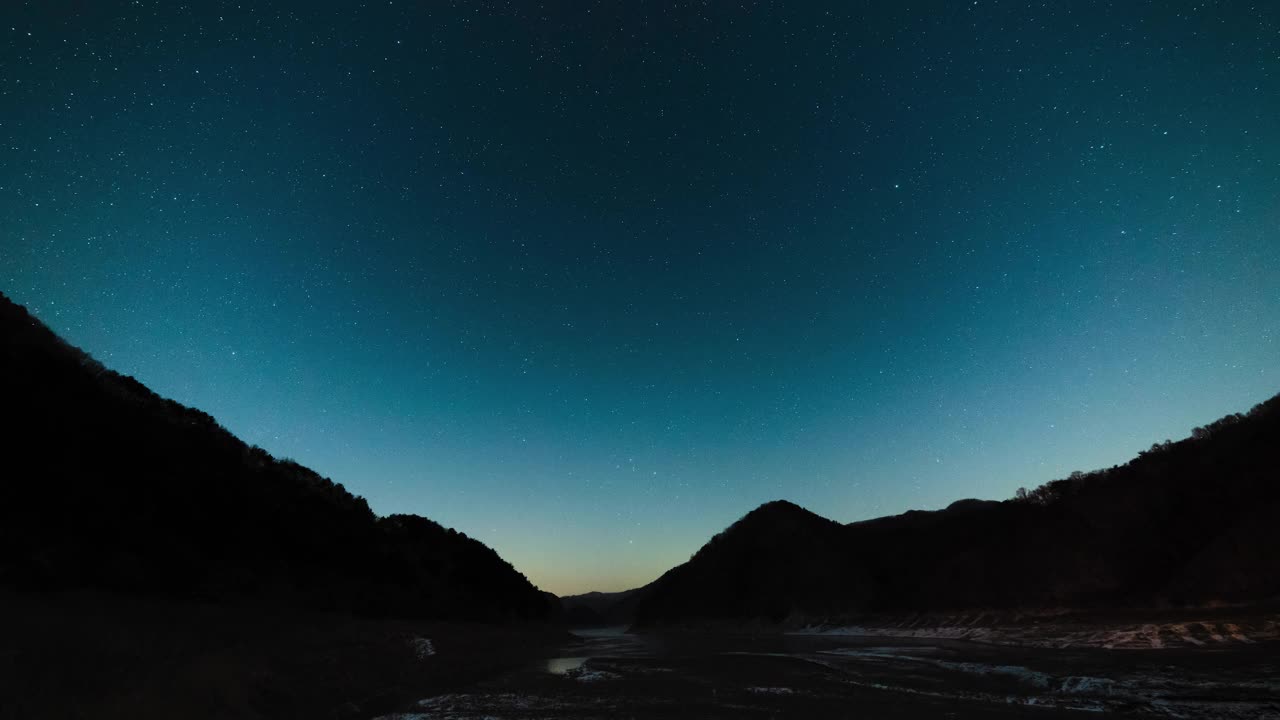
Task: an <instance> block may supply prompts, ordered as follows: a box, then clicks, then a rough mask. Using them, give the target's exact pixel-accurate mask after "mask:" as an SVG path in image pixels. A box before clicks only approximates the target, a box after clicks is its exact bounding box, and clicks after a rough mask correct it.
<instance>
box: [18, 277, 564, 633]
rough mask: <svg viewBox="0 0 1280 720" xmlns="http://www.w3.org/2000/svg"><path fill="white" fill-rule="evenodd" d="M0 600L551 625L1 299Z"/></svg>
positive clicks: (442, 544) (435, 534) (514, 588)
mask: <svg viewBox="0 0 1280 720" xmlns="http://www.w3.org/2000/svg"><path fill="white" fill-rule="evenodd" d="M0 397H3V398H4V405H3V411H2V412H0V436H2V437H3V438H4V448H5V453H4V460H3V463H4V470H3V472H0V588H9V589H16V590H108V591H123V592H129V593H142V594H147V595H153V596H164V597H174V598H194V599H205V600H217V601H236V602H250V603H258V602H269V603H274V604H284V605H287V606H290V607H305V608H311V609H316V610H339V611H352V612H356V613H360V614H365V615H373V616H397V617H406V618H448V619H470V620H484V621H508V620H533V619H544V618H549V617H551V616H552V614H553V613H554V611H555V610H556V609H557V608H555V607H554V603H553V602H549V601H548V598H547V597H546V596H544V594H542V593H540V592H539V591H538V589H537V588H535V587H534V586H533V585H532V584H530V583H529V581H528V580H527V579H526V578H525V577H524V576H523V575H521V574H520V573H518V572H516V570H515V569H514V568H512V567H511V565H510V564H508V563H507V562H506V561H504V560H503V559H502V558H500V557H499V556H498V555H497V553H495V552H494V551H493V550H491V549H490V548H488V547H486V546H484V545H483V544H481V543H480V542H478V541H476V540H474V539H471V538H468V537H467V536H466V535H464V534H462V533H459V532H457V531H454V530H449V529H446V528H443V527H441V526H440V525H438V524H436V523H434V522H432V521H431V520H427V519H425V518H421V517H416V516H412V515H392V516H390V517H384V518H379V517H376V516H375V515H374V514H373V513H372V512H371V511H370V509H369V506H368V504H367V503H366V502H365V501H364V500H363V499H362V498H359V497H356V496H354V495H352V494H351V493H349V492H347V491H346V489H344V488H343V487H342V486H341V485H338V484H335V483H334V482H332V481H330V480H329V479H327V478H324V477H321V476H320V475H318V474H316V473H315V472H312V471H311V470H309V469H307V468H305V467H302V466H301V465H298V464H297V463H294V462H291V461H289V460H279V459H276V458H273V457H272V456H271V455H270V454H269V453H267V452H266V451H265V450H263V449H261V448H258V447H252V446H249V445H246V444H245V443H244V442H242V441H241V440H239V439H238V438H236V437H235V436H233V435H232V434H231V433H229V432H227V431H226V430H225V429H223V428H222V427H221V426H219V425H218V423H217V422H216V421H215V420H214V419H213V418H212V417H210V416H209V415H207V414H205V413H203V412H201V411H199V410H196V409H193V408H189V407H185V406H183V405H181V404H179V403H177V402H174V401H173V400H169V399H165V398H162V397H159V396H158V395H156V394H155V393H153V392H151V390H149V389H148V388H146V387H145V386H144V385H142V384H141V383H139V382H138V381H137V380H135V379H134V378H132V377H128V376H124V375H120V374H118V373H116V372H113V371H111V370H109V369H107V368H105V367H103V365H102V364H101V363H99V362H97V361H96V360H94V359H93V358H91V357H90V356H89V355H87V354H86V353H84V352H82V351H80V350H79V349H77V348H75V347H72V346H70V345H69V344H67V343H66V342H64V341H63V340H62V339H61V338H59V337H57V336H56V335H55V334H54V333H53V332H52V331H50V330H49V329H48V328H47V327H45V326H44V325H43V324H42V323H41V322H40V321H39V320H37V319H35V318H34V317H32V316H31V315H30V314H28V313H27V312H26V310H25V309H24V308H22V307H20V306H18V305H16V304H14V303H13V302H12V301H10V300H9V299H8V298H6V297H4V296H3V295H0Z"/></svg>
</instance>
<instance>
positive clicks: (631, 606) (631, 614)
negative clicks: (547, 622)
mask: <svg viewBox="0 0 1280 720" xmlns="http://www.w3.org/2000/svg"><path fill="white" fill-rule="evenodd" d="M647 587H648V586H647V585H646V586H645V587H643V588H633V589H631V590H623V591H621V592H589V593H583V594H581V595H566V596H564V597H562V598H560V605H561V607H563V608H564V621H565V624H567V625H570V626H572V627H608V626H614V625H630V624H631V622H632V620H634V619H635V609H636V605H637V604H638V603H639V601H640V599H641V598H642V597H643V595H644V592H645V590H646V588H647Z"/></svg>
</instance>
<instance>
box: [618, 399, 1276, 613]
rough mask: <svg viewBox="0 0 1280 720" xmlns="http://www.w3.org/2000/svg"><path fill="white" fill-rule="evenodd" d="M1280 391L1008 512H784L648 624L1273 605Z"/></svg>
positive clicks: (1024, 497) (1003, 508) (732, 548)
mask: <svg viewBox="0 0 1280 720" xmlns="http://www.w3.org/2000/svg"><path fill="white" fill-rule="evenodd" d="M1278 513H1280V396H1277V397H1273V398H1271V399H1270V400H1267V401H1266V402H1263V403H1261V404H1259V405H1257V406H1256V407H1254V408H1253V409H1252V410H1251V411H1249V412H1248V413H1246V414H1235V415H1229V416H1227V417H1225V418H1222V419H1221V420H1218V421H1217V422H1214V423H1212V424H1210V425H1208V426H1206V427H1202V428H1196V429H1195V430H1194V431H1193V432H1192V435H1191V437H1189V438H1187V439H1185V440H1182V441H1179V442H1165V443H1160V444H1157V445H1155V446H1153V447H1152V448H1151V449H1150V450H1148V451H1145V452H1143V453H1141V454H1140V455H1139V456H1138V457H1136V458H1134V459H1133V460H1131V461H1130V462H1128V463H1126V464H1125V465H1123V466H1116V467H1112V468H1110V469H1107V470H1101V471H1097V472H1091V473H1074V474H1073V475H1072V476H1071V477H1069V478H1066V479H1063V480H1057V481H1054V482H1050V483H1047V484H1046V485H1044V486H1042V487H1039V488H1037V489H1035V490H1032V491H1030V492H1028V491H1025V490H1022V491H1019V493H1018V496H1017V497H1015V498H1013V499H1011V500H1008V501H1005V502H989V501H978V500H963V501H959V502H956V503H954V504H952V505H951V506H950V507H948V508H947V509H945V510H940V511H934V512H920V511H913V512H908V513H905V514H902V515H898V516H893V517H885V518H878V519H874V520H868V521H863V522H857V523H850V524H849V525H844V526H841V525H839V524H837V523H835V522H833V521H830V520H827V519H825V518H822V517H820V516H818V515H815V514H813V513H810V512H808V511H806V510H803V509H801V508H799V507H796V506H794V505H791V504H790V503H782V502H774V503H768V504H766V505H764V506H762V507H760V508H758V509H756V510H754V511H752V512H751V513H748V514H747V515H746V516H745V517H743V518H742V519H741V520H739V521H738V522H736V523H734V524H733V525H732V526H730V527H729V528H728V529H727V530H725V531H724V532H723V533H721V534H719V535H717V536H716V537H715V538H712V540H711V541H710V542H708V543H707V544H706V545H705V546H704V547H703V548H702V549H700V550H699V551H698V552H697V553H696V554H695V555H694V556H693V557H692V558H691V559H690V560H689V561H688V562H686V563H684V564H683V565H680V566H678V567H676V568H673V569H672V570H670V571H669V572H667V573H666V574H665V575H664V576H663V577H661V578H660V579H659V580H658V581H656V582H655V583H654V584H653V585H652V586H650V587H648V588H646V589H645V592H644V598H643V600H642V601H641V602H640V603H639V605H638V607H637V610H636V616H637V621H638V623H639V624H640V625H655V624H669V623H687V622H701V621H706V620H719V621H734V622H742V621H745V620H753V621H760V620H763V621H766V622H784V621H785V622H788V623H793V624H794V623H804V622H811V621H814V620H815V619H822V618H832V617H842V616H852V615H857V614H863V613H890V614H892V613H913V612H925V611H958V610H975V609H1006V610H1007V609H1034V608H1046V609H1047V608H1078V609H1108V608H1110V609H1118V608H1135V607H1157V606H1203V605H1211V604H1218V603H1244V604H1248V603H1261V602H1265V601H1268V600H1270V599H1273V598H1275V597H1276V596H1277V595H1278V594H1280V553H1277V552H1276V549H1277V548H1280V524H1277V523H1275V522H1274V518H1275V517H1277V516H1278Z"/></svg>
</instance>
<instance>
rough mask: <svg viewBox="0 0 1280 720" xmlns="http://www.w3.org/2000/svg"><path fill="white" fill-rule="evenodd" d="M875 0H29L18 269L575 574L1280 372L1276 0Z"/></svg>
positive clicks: (1121, 451)
mask: <svg viewBox="0 0 1280 720" xmlns="http://www.w3.org/2000/svg"><path fill="white" fill-rule="evenodd" d="M419 5H422V6H424V7H418V6H419ZM853 5H858V6H859V7H850V6H853ZM862 5H863V4H862V3H844V2H840V3H830V4H824V3H818V2H792V3H776V4H771V3H751V4H747V5H740V4H737V3H728V2H705V3H703V2H699V3H665V2H636V1H634V0H632V1H628V2H617V3H599V2H597V3H588V2H581V3H545V4H541V5H539V4H536V3H533V2H512V3H488V2H485V3H481V2H456V3H451V4H446V3H444V2H424V3H416V2H409V1H408V0H397V2H385V1H384V2H369V3H355V2H342V3H325V2H319V1H317V0H310V1H307V2H297V3H283V2H280V3H267V2H261V3H259V2H250V1H249V0H243V1H242V2H228V3H218V2H190V3H186V4H184V3H179V2H169V1H165V2H155V1H150V0H148V1H146V2H141V1H140V2H108V1H106V0H102V1H98V0H82V1H81V2H58V1H51V0H31V1H29V2H19V1H17V0H8V1H6V2H4V3H3V8H2V9H0V32H3V36H2V39H0V290H2V291H3V292H5V293H6V294H8V295H10V296H11V297H12V298H13V299H14V300H15V301H17V302H19V303H22V304H25V305H27V306H28V307H29V308H30V309H31V310H32V311H33V312H34V313H35V314H36V315H37V316H38V317H40V318H41V319H42V320H44V321H45V322H46V323H48V324H49V325H50V326H51V327H52V328H53V329H54V330H55V331H57V332H58V333H60V334H62V335H63V336H64V337H66V338H67V339H68V340H69V341H71V342H72V343H74V344H76V345H79V346H81V347H82V348H84V349H85V350H87V351H88V352H90V353H91V354H93V355H94V356H96V357H97V358H98V359H100V360H102V361H103V362H105V363H106V364H107V365H109V366H110V367H112V368H115V369H117V370H119V371H121V372H123V373H127V374H132V375H134V376H136V377H137V378H138V379H139V380H141V381H142V382H144V383H146V384H147V385H148V386H150V387H151V388H152V389H154V390H155V391H157V392H158V393H160V394H162V395H165V396H169V397H172V398H174V399H176V400H179V401H181V402H183V403H186V404H188V405H192V406H195V407H198V408H201V409H203V410H205V411H207V412H209V413H210V414H212V415H213V416H214V417H215V418H217V419H218V421H219V422H221V423H222V424H223V425H224V426H226V427H227V428H228V429H230V430H231V431H232V432H234V433H236V434H237V435H239V436H240V437H242V438H244V439H245V440H246V441H247V442H251V443H256V444H259V445H261V446H263V447H265V448H267V449H268V450H269V451H271V452H272V453H273V454H275V455H277V456H279V457H290V458H293V459H296V460H298V461H299V462H301V463H303V464H305V465H308V466H310V467H312V468H313V469H315V470H316V471H318V472H320V473H321V474H324V475H326V476H328V477H331V478H333V479H334V480H335V481H337V482H341V483H343V484H344V485H346V487H347V488H348V489H349V490H351V491H352V492H354V493H357V494H360V495H363V496H365V497H366V498H368V500H369V502H370V504H371V505H372V507H373V508H374V510H375V511H377V512H379V513H381V514H387V513H392V512H412V513H418V514H422V515H425V516H428V517H430V518H432V519H435V520H437V521H439V522H441V523H443V524H445V525H447V526H451V527H456V528H458V529H459V530H461V531H463V532H466V533H467V534H469V535H472V536H474V537H477V538H479V539H480V540H482V541H484V542H485V543H488V544H489V545H491V546H492V547H494V548H495V549H496V550H497V551H498V552H499V553H500V554H501V555H502V556H503V557H505V558H507V559H508V560H510V561H511V562H512V563H513V564H514V565H515V566H516V567H517V568H518V569H519V570H521V571H522V572H524V573H525V574H526V575H528V576H529V578H530V579H531V580H533V581H534V582H535V583H537V584H539V585H540V586H542V587H543V588H544V589H548V590H551V591H553V592H557V593H569V592H578V591H584V590H590V589H597V590H620V589H624V588H626V587H631V586H634V585H638V584H641V583H644V582H648V581H649V580H652V579H653V578H654V577H656V576H657V575H659V574H660V573H661V572H663V571H664V570H666V569H667V568H668V567H670V566H672V565H674V564H676V563H679V562H682V561H683V560H685V559H687V557H688V556H689V555H690V554H691V553H692V552H693V551H694V550H696V549H697V548H698V547H699V546H700V545H701V544H702V543H703V542H705V541H706V539H708V538H709V537H710V536H711V535H712V534H714V533H715V532H717V531H719V530H721V529H723V527H724V526H726V525H727V524H729V523H730V522H732V521H733V520H735V519H736V518H738V517H739V516H741V515H742V514H744V513H746V512H747V511H749V510H750V509H752V508H753V507H755V506H756V505H757V504H759V503H761V502H764V501H768V500H772V499H777V498H786V499H790V500H792V501H794V502H797V503H799V504H801V505H804V506H806V507H809V508H810V509H813V510H814V511H816V512H819V513H820V514H823V515H826V516H828V517H831V518H833V519H836V520H840V521H842V522H847V521H852V520H859V519H864V518H868V517H874V516H878V515H884V514H890V513H898V512H902V511H905V510H907V509H911V508H919V509H934V508H940V507H945V506H946V505H947V504H949V503H950V502H952V501H953V500H956V499H959V498H964V497H980V498H995V499H1000V498H1006V497H1009V496H1010V495H1012V493H1013V492H1014V490H1015V489H1016V488H1017V487H1019V486H1024V485H1025V486H1028V487H1030V486H1035V485H1038V484H1040V483H1042V482H1045V481H1047V480H1051V479H1055V478H1059V477H1064V476H1066V475H1067V474H1069V473H1070V472H1071V471H1072V470H1077V469H1080V470H1088V469H1093V468H1098V467H1105V466H1110V465H1112V464H1116V463H1120V462H1124V461H1125V460H1127V459H1128V458H1130V457H1132V456H1133V455H1134V454H1136V452H1137V451H1139V450H1141V449H1144V448H1146V447H1148V446H1149V445H1151V443H1152V442H1154V441H1161V440H1164V439H1166V438H1179V437H1183V436H1185V435H1187V434H1188V433H1189V431H1190V429H1191V428H1192V427H1193V426H1195V425H1200V424H1204V423H1206V422H1208V421H1210V420H1213V419H1215V418H1217V417H1219V416H1221V415H1223V414H1225V413H1228V412H1235V411H1243V410H1246V409H1248V408H1249V407H1250V406H1251V405H1253V404H1254V403H1256V402H1259V401H1261V400H1263V399H1265V398H1267V397H1269V396H1271V395H1273V394H1274V393H1276V392H1277V391H1280V4H1277V3H1271V2H1256V3H1213V2H1196V3H1180V2H1172V1H1170V2H1165V1H1164V0H1160V1H1159V2H1151V3H1144V2H1120V3H1115V4H1114V6H1113V7H1108V6H1109V5H1111V4H1110V3H1103V4H1097V5H1094V4H1090V3H1085V2H1058V1H1056V0H1055V1H1050V2H1044V3H1030V4H1028V3H1025V2H1019V3H1005V2H990V1H989V0H981V1H980V2H974V3H961V2H933V3H918V4H915V5H914V6H911V7H908V5H910V4H909V3H897V2H894V3H888V2H885V3H877V4H875V5H876V6H877V7H874V8H867V7H861V6H862Z"/></svg>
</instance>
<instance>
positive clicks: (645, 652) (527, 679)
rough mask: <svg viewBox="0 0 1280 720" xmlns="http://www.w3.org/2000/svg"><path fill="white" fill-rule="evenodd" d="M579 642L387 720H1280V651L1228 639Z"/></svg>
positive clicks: (588, 635)
mask: <svg viewBox="0 0 1280 720" xmlns="http://www.w3.org/2000/svg"><path fill="white" fill-rule="evenodd" d="M1209 627H1210V628H1217V629H1221V627H1219V626H1217V625H1215V624H1212V623H1210V624H1209ZM1204 632H1205V633H1209V632H1210V630H1209V629H1205V630H1204ZM580 637H581V639H580V640H578V641H576V642H574V643H571V644H569V645H566V646H564V647H563V648H561V650H560V652H561V653H562V654H561V655H558V656H555V657H550V658H546V659H543V660H540V661H537V662H532V663H528V664H526V665H524V666H522V667H520V668H518V669H516V670H513V671H509V672H502V673H497V674H495V675H493V676H490V677H487V678H485V679H483V680H481V681H478V682H475V683H471V684H468V685H466V686H465V687H460V688H458V689H456V690H453V691H450V692H446V693H439V694H435V695H431V696H428V697H425V698H423V699H421V700H420V701H418V702H417V703H416V704H415V705H414V706H413V707H411V708H406V709H405V710H404V711H402V712H400V713H396V714H391V715H386V716H383V720H419V719H422V720H426V719H427V718H432V719H437V718H441V719H442V718H448V719H450V720H465V719H470V718H476V719H477V720H478V719H479V718H521V719H524V718H668V717H680V718H753V717H758V718H773V717H797V718H827V717H830V718H842V717H867V718H990V717H1035V718H1046V719H1047V718H1065V717H1078V718H1084V717H1090V716H1093V715H1095V714H1096V713H1100V712H1101V713H1110V714H1131V715H1137V716H1145V717H1169V718H1242V719H1243V718H1276V717H1280V680H1277V678H1278V677H1280V662H1278V660H1280V657H1278V656H1277V652H1276V651H1277V649H1280V648H1277V645H1276V644H1275V643H1273V642H1253V641H1250V640H1247V639H1246V640H1241V639H1234V638H1230V637H1225V638H1224V639H1223V640H1222V641H1221V642H1216V641H1212V640H1210V641H1209V642H1211V643H1214V645H1215V646H1214V647H1209V646H1208V645H1206V646H1202V647H1196V648H1194V649H1186V648H1167V649H1142V650H1139V649H1130V650H1115V649H1113V650H1106V649H1098V648H1077V649H1065V650H1064V649H1049V648H1042V647H1023V646H1017V647H1013V646H1000V645H992V644H984V643H974V642H968V641H957V640H950V639H928V638H906V637H866V636H837V635H780V634H761V635H754V636H753V635H746V634H683V635H660V636H659V635H643V636H634V635H625V634H623V633H622V632H621V628H619V629H616V630H593V631H584V633H583V635H582V636H580ZM1206 637H1207V635H1206ZM433 661H435V662H440V663H447V662H448V660H447V658H443V657H441V658H439V659H435V660H433Z"/></svg>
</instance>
